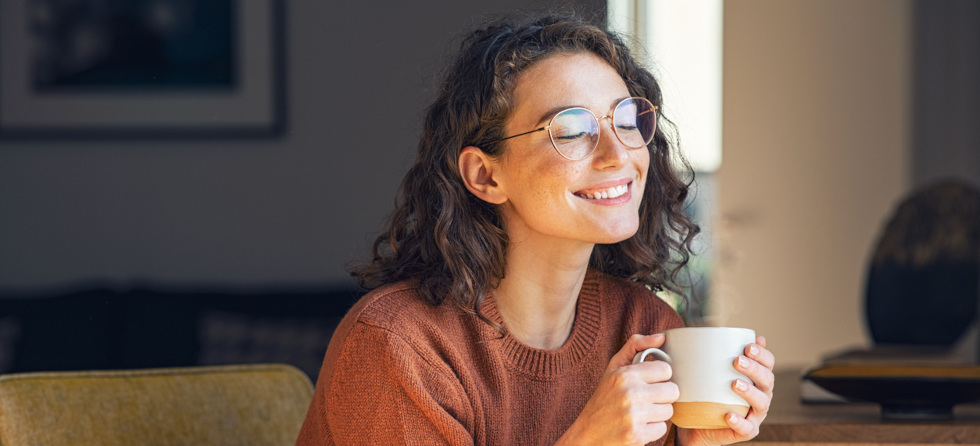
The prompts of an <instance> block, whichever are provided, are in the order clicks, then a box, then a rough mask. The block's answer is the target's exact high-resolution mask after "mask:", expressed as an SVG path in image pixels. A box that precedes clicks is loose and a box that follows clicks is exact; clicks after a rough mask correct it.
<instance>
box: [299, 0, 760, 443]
mask: <svg viewBox="0 0 980 446" xmlns="http://www.w3.org/2000/svg"><path fill="white" fill-rule="evenodd" d="M660 101H661V95H660V89H659V87H658V85H657V83H656V81H655V80H654V78H653V77H652V76H651V75H650V73H648V72H647V71H646V70H644V69H642V68H640V67H639V66H638V65H637V63H636V62H635V61H634V60H633V59H632V57H631V56H630V53H629V51H628V50H627V48H626V47H625V46H624V45H623V43H622V42H621V41H620V40H619V39H617V38H616V37H614V36H613V35H611V34H610V33H608V32H606V31H603V30H602V29H599V28H597V27H595V26H593V25H590V24H587V23H585V22H582V21H580V20H577V19H575V18H569V17H556V16H548V17H543V18H539V19H536V20H532V21H530V22H527V23H522V24H509V23H500V24H495V25H492V26H488V27H486V28H484V29H481V30H478V31H476V32H474V33H473V34H472V35H470V36H469V37H468V38H467V39H466V40H465V41H464V42H463V45H462V49H461V51H460V53H459V55H458V56H457V58H456V59H455V61H454V63H453V64H452V65H451V66H450V68H449V71H448V72H447V73H446V75H445V80H444V83H443V84H442V89H441V91H440V92H439V96H438V98H437V99H436V100H435V102H434V103H433V104H432V105H431V106H430V108H429V110H428V113H427V116H426V120H425V128H424V130H423V133H422V138H421V141H420V143H419V146H418V154H417V157H416V161H415V164H414V165H413V166H412V168H411V169H410V170H409V172H408V174H407V175H406V177H405V179H404V181H403V182H402V185H401V188H400V189H399V195H398V201H397V205H396V210H395V212H394V214H393V216H392V219H391V221H390V224H389V228H388V231H387V232H386V233H385V234H383V235H382V236H381V237H379V238H378V240H377V241H376V242H375V244H374V250H373V253H374V257H373V260H372V261H371V262H369V263H367V264H365V265H362V266H361V267H360V268H358V269H356V270H355V271H354V273H353V274H354V276H355V277H356V278H357V279H358V280H359V281H360V282H361V284H362V285H363V286H365V287H367V288H369V289H372V290H373V291H372V292H370V293H369V294H367V295H366V296H364V298H362V299H361V301H360V302H359V303H358V304H357V305H355V307H354V308H353V309H351V311H350V312H349V314H348V315H347V316H346V317H345V319H344V321H343V322H342V323H341V324H340V326H339V327H338V328H337V331H336V333H335V334H334V337H333V339H332V341H331V343H330V347H329V348H328V350H327V355H326V359H325V361H324V366H323V369H322V371H321V373H320V377H319V380H318V384H317V389H316V395H315V396H314V400H313V402H312V404H311V406H310V410H309V413H308V415H307V418H306V421H305V423H304V424H303V428H302V431H301V433H300V437H299V440H298V442H297V444H301V445H308V444H310V445H311V444H328V445H329V444H453V445H464V444H481V445H482V444H492V445H530V444H582V445H584V444H647V443H650V442H658V441H659V442H676V443H677V444H726V443H732V442H736V441H743V440H747V439H749V438H752V437H753V436H755V434H756V433H757V432H758V426H759V423H760V422H762V420H763V419H764V418H765V416H766V412H767V410H768V406H769V402H770V400H771V397H772V386H773V375H772V371H771V369H772V366H773V360H774V359H773V355H772V353H770V352H769V351H768V350H766V349H765V340H764V339H763V338H761V337H760V338H759V339H758V343H757V344H752V345H750V346H748V347H747V348H746V355H745V357H742V358H739V360H738V361H736V363H737V364H736V367H738V368H739V369H740V370H741V371H743V373H745V374H746V375H747V376H748V377H749V378H750V379H752V381H753V382H754V383H755V384H754V385H753V384H752V383H746V382H742V381H737V382H735V383H733V384H732V385H733V387H734V388H735V389H736V392H737V393H738V394H740V395H742V396H743V397H744V398H745V399H746V400H747V401H748V402H749V403H750V404H751V405H752V408H751V410H750V412H749V414H748V415H747V417H746V418H741V417H738V416H734V414H733V415H732V416H731V418H730V419H729V420H728V423H729V425H730V427H731V429H727V430H714V431H708V430H686V429H674V428H672V427H671V425H670V423H669V421H668V419H669V418H670V416H671V406H670V403H671V402H673V401H675V400H676V399H677V397H678V391H677V386H676V385H674V384H673V383H670V382H668V381H667V380H668V379H669V378H670V367H669V365H667V364H666V363H664V362H660V361H654V362H644V363H641V364H637V365H631V360H632V358H633V356H634V355H635V354H636V353H637V352H640V351H642V350H644V349H646V348H649V347H658V346H660V345H661V344H662V343H663V341H664V337H663V335H662V334H658V333H661V332H662V331H664V330H666V329H669V328H673V327H678V326H681V325H682V321H681V319H680V318H679V317H678V316H677V314H676V313H675V312H674V311H673V310H672V309H671V308H670V307H669V306H667V305H666V304H664V303H663V302H662V301H661V300H660V299H658V298H657V297H656V296H655V295H654V293H653V292H651V291H649V289H654V290H661V289H665V288H671V283H672V282H671V278H672V277H673V276H674V275H675V274H676V271H677V269H678V268H680V267H681V266H683V264H684V263H685V262H686V260H687V258H688V255H689V249H690V242H691V240H692V238H693V237H694V235H695V234H696V233H697V232H698V228H697V226H696V225H694V224H693V223H692V222H691V221H690V220H688V219H687V218H686V217H685V216H684V214H683V213H682V209H681V208H682V205H683V202H684V199H685V197H686V195H687V186H688V185H687V184H685V182H684V181H682V180H681V179H679V178H678V177H677V175H676V174H675V173H674V171H673V167H674V165H673V164H672V161H671V157H672V156H676V154H674V153H673V151H674V148H672V147H671V145H670V143H669V142H668V141H667V139H666V137H665V135H664V133H663V132H662V131H661V129H659V128H657V127H656V124H657V114H658V113H657V109H658V108H659V107H660V105H661V104H660ZM644 285H645V286H644Z"/></svg>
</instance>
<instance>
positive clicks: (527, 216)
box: [495, 53, 650, 244]
mask: <svg viewBox="0 0 980 446" xmlns="http://www.w3.org/2000/svg"><path fill="white" fill-rule="evenodd" d="M627 97H630V93H629V90H628V89H627V88H626V84H625V83H624V82H623V80H622V78H620V77H619V75H618V74H617V73H616V70H614V69H613V68H612V67H611V66H609V64H607V63H606V62H605V61H603V60H602V59H600V58H599V57H598V56H596V55H594V54H592V53H569V54H558V55H554V56H550V57H548V58H547V59H544V60H542V61H540V62H538V63H537V64H535V65H534V66H532V67H531V68H530V69H528V70H527V71H525V72H524V73H522V74H521V75H520V77H518V79H517V82H516V84H515V88H514V92H513V98H512V101H513V106H514V108H513V112H512V114H511V117H510V119H509V120H508V122H507V123H506V135H508V136H509V135H516V134H519V133H524V132H527V131H529V130H534V129H536V128H539V127H543V126H546V125H548V124H549V121H550V120H551V118H552V117H553V116H554V115H555V114H556V113H558V112H559V111H561V110H563V109H565V108H568V107H584V108H587V109H588V110H590V111H592V113H594V114H595V115H596V116H597V117H600V118H601V117H603V116H609V115H611V114H612V112H613V109H614V108H615V107H616V104H618V103H619V102H620V101H621V100H623V99H624V98H627ZM505 144H506V146H505V147H504V153H503V155H502V156H501V157H500V158H499V159H498V160H496V161H495V163H496V166H495V167H496V169H495V171H496V172H495V173H496V175H495V177H496V178H495V179H496V181H497V184H498V185H499V186H500V187H501V189H502V190H503V191H504V193H505V195H506V201H505V202H504V203H503V204H502V205H501V213H502V215H503V219H504V224H505V229H506V231H507V233H508V236H509V238H510V240H511V241H512V242H520V241H522V240H528V239H529V238H532V237H533V238H539V239H549V238H550V239H554V240H563V241H569V242H577V243H587V244H595V243H617V242H620V241H623V240H625V239H627V238H629V237H631V236H632V235H633V234H635V233H636V231H637V228H638V227H639V208H640V199H641V197H642V196H643V187H644V184H645V181H646V175H647V169H648V167H649V164H650V155H649V152H647V149H646V148H639V149H631V148H629V147H627V146H625V145H623V143H622V142H620V140H619V139H618V138H617V137H616V135H615V133H614V131H613V128H612V120H611V119H600V130H599V141H598V146H597V147H596V149H595V151H594V152H593V153H592V154H591V155H589V156H588V157H586V158H584V159H581V160H577V161H571V160H568V159H566V158H564V157H562V156H561V155H560V154H559V153H558V151H556V150H555V148H554V146H553V145H552V143H551V139H550V137H549V136H548V132H547V131H540V132H535V133H532V134H529V135H525V136H520V137H517V138H514V139H510V140H507V141H506V142H505ZM602 197H605V198H602Z"/></svg>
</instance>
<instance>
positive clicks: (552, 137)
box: [486, 97, 660, 161]
mask: <svg viewBox="0 0 980 446" xmlns="http://www.w3.org/2000/svg"><path fill="white" fill-rule="evenodd" d="M627 101H634V102H640V103H646V105H648V106H649V109H648V110H645V111H643V112H640V113H639V114H638V115H637V117H639V116H640V115H643V114H646V113H654V117H653V127H652V128H651V130H650V136H649V137H648V138H645V141H644V142H643V144H641V145H638V146H633V145H630V144H629V143H627V142H626V141H624V140H623V137H622V136H620V134H619V131H618V130H616V124H615V122H616V111H617V110H619V107H620V106H621V105H623V104H624V103H625V102H627ZM659 108H660V107H657V106H656V105H653V103H652V102H650V100H648V99H647V98H640V97H632V98H626V99H623V100H622V101H619V102H617V103H616V106H615V107H613V112H612V113H611V114H609V115H606V116H603V117H597V116H596V115H595V113H592V110H589V109H587V108H585V107H569V108H566V109H564V110H562V111H560V112H558V113H555V116H552V117H551V120H550V121H549V122H548V125H546V126H544V127H538V128H536V129H534V130H531V131H527V132H524V133H518V134H516V135H511V136H508V137H505V138H500V139H495V140H493V141H490V142H488V143H486V144H495V143H498V142H501V141H506V140H508V139H512V138H517V137H518V136H524V135H530V134H532V133H537V132H541V131H545V130H548V138H549V139H550V140H551V146H552V147H554V148H555V151H556V152H558V154H559V155H561V156H562V158H565V159H567V160H569V161H578V160H583V159H585V158H588V157H589V155H592V154H593V153H595V149H596V147H598V146H599V137H600V136H601V135H602V129H601V128H602V120H603V119H611V120H612V121H613V123H614V124H613V125H612V129H613V133H614V134H615V135H616V139H618V140H619V142H621V143H623V145H624V146H626V147H629V148H631V149H639V148H641V147H644V146H646V145H647V144H650V141H653V136H654V135H655V134H656V133H657V116H656V113H657V110H658V109H659ZM569 110H584V111H587V112H589V114H590V115H592V117H593V118H595V122H596V124H597V126H596V139H595V143H594V144H593V145H592V150H589V152H588V153H586V154H584V155H582V157H580V158H572V157H570V156H568V155H565V154H564V153H562V151H561V149H559V148H558V144H557V143H556V142H555V135H553V134H552V133H551V127H552V126H554V124H555V119H556V118H558V116H560V115H561V114H562V113H565V112H567V111H569Z"/></svg>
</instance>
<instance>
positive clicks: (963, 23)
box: [912, 0, 980, 188]
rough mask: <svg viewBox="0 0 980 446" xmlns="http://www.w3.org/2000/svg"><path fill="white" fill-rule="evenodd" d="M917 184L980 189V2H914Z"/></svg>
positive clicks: (914, 163)
mask: <svg viewBox="0 0 980 446" xmlns="http://www.w3.org/2000/svg"><path fill="white" fill-rule="evenodd" d="M913 14H914V22H913V23H914V25H913V26H914V27H915V44H914V52H915V76H914V81H913V82H914V96H913V97H914V101H915V102H914V104H915V106H914V107H913V111H912V114H913V116H914V122H915V124H914V125H913V129H914V136H913V143H914V145H913V147H912V182H913V184H914V185H916V186H922V185H926V184H929V183H931V182H934V181H936V180H939V179H942V178H947V177H951V176H952V177H956V178H958V179H961V180H965V181H967V182H970V183H971V184H972V185H973V186H974V187H977V188H980V126H978V125H977V122H980V88H977V79H978V78H980V27H978V26H977V23H980V2H976V1H974V0H943V1H928V0H917V1H915V2H914V11H913Z"/></svg>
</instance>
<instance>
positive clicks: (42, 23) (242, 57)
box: [0, 0, 285, 139]
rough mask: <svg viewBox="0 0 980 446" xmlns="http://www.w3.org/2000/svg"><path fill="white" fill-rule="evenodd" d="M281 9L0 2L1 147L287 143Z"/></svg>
mask: <svg viewBox="0 0 980 446" xmlns="http://www.w3.org/2000/svg"><path fill="white" fill-rule="evenodd" d="M282 2H283V0H169V1H167V0H164V1H160V0H132V1H130V2H53V1H50V0H21V1H9V2H8V1H4V2H0V139H58V138H73V139H74V138H99V139H105V138H109V139H111V138H137V139H139V138H208V137H217V138H228V137H273V136H277V135H280V134H281V133H282V131H283V129H284V126H285V95H284V90H285V88H284V73H283V70H284V53H285V51H284V49H283V46H284V44H283V40H284V38H283V31H282V28H283V27H282V20H283V11H282V9H283V4H282ZM66 3H76V4H86V3H92V4H95V5H97V7H98V8H99V9H97V8H96V6H91V5H88V6H83V7H81V9H82V10H79V9H80V8H79V7H76V8H75V9H74V10H66V9H64V8H66V7H65V6H64V5H65V4H66ZM75 6H77V5H75ZM59 8H61V9H59Z"/></svg>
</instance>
